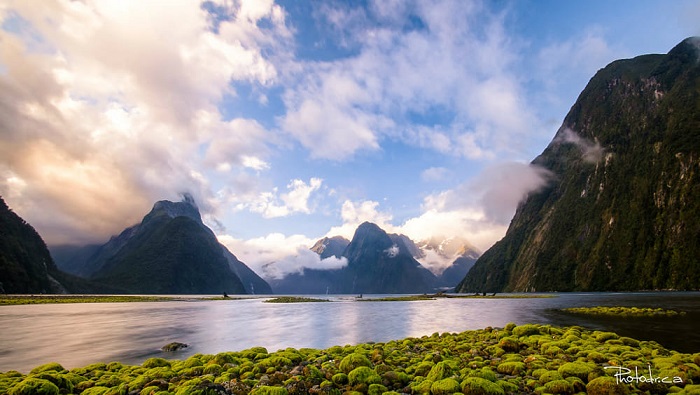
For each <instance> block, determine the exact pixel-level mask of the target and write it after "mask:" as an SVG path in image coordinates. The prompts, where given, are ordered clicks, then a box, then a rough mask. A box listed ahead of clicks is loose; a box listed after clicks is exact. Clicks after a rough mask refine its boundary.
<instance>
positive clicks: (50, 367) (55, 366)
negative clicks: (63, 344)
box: [29, 362, 104, 374]
mask: <svg viewBox="0 0 700 395" xmlns="http://www.w3.org/2000/svg"><path fill="white" fill-rule="evenodd" d="M102 365H104V364H102ZM65 370H66V369H64V368H63V366H61V364H59V363H57V362H49V363H47V364H44V365H40V366H37V367H35V368H34V369H32V370H31V371H30V372H29V374H38V373H42V372H51V371H54V372H58V373H61V372H64V371H65Z"/></svg>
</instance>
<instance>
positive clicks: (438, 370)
mask: <svg viewBox="0 0 700 395" xmlns="http://www.w3.org/2000/svg"><path fill="white" fill-rule="evenodd" d="M451 374H452V368H451V367H450V365H449V364H448V363H447V362H438V363H436V364H435V366H433V367H432V368H431V369H430V372H428V375H427V376H426V379H428V380H432V381H439V380H442V379H444V378H446V377H449V376H450V375H451Z"/></svg>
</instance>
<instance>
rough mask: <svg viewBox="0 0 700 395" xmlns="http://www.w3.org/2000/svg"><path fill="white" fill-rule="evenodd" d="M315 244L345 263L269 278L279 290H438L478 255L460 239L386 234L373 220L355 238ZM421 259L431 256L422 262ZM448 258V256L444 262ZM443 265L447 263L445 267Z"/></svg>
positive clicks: (323, 254)
mask: <svg viewBox="0 0 700 395" xmlns="http://www.w3.org/2000/svg"><path fill="white" fill-rule="evenodd" d="M458 244H459V246H457V245H458ZM311 250H312V251H314V252H316V253H318V254H319V255H320V257H321V259H326V258H329V257H336V258H343V259H346V260H347V266H345V267H343V268H341V269H327V270H323V269H304V270H303V272H302V273H292V274H289V275H287V276H286V277H284V278H283V279H269V281H270V283H271V284H272V287H273V289H274V290H275V292H276V293H282V294H318V293H336V294H347V293H350V294H362V293H425V292H436V291H438V290H440V289H443V288H454V286H455V285H456V284H457V282H458V281H459V279H461V278H462V277H464V275H465V274H466V272H467V271H468V270H469V268H470V267H471V265H472V264H473V263H474V262H475V261H476V258H477V257H478V256H479V253H478V251H477V250H476V249H475V248H474V247H473V246H471V245H470V244H468V243H466V242H461V243H460V242H458V241H457V239H448V240H441V241H438V240H432V241H425V242H422V243H418V244H417V243H414V242H413V241H412V240H411V239H410V238H408V237H407V236H405V235H396V234H387V233H386V232H385V231H384V230H382V229H381V228H379V227H378V226H377V225H375V224H373V223H369V222H365V223H363V224H361V225H360V226H359V227H358V228H357V230H356V231H355V235H354V236H353V239H352V240H347V239H345V238H343V237H340V236H336V237H332V238H323V239H321V240H319V241H318V242H316V244H315V245H314V246H313V247H312V248H311ZM420 259H432V261H430V262H428V264H427V265H423V264H421V262H420V261H419V260H420ZM446 260H449V262H447V263H445V261H446ZM426 266H428V267H431V268H433V270H434V271H430V270H428V269H427V267H426ZM445 266H448V267H447V268H446V269H445Z"/></svg>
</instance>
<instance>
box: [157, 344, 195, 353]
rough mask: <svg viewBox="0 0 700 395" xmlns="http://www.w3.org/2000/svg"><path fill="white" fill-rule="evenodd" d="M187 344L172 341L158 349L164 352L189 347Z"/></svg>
mask: <svg viewBox="0 0 700 395" xmlns="http://www.w3.org/2000/svg"><path fill="white" fill-rule="evenodd" d="M189 346H190V345H189V344H186V343H180V342H172V343H168V344H166V345H164V346H163V347H161V348H160V349H161V350H162V351H165V352H175V351H178V350H182V349H183V348H187V347H189Z"/></svg>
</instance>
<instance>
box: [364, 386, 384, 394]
mask: <svg viewBox="0 0 700 395" xmlns="http://www.w3.org/2000/svg"><path fill="white" fill-rule="evenodd" d="M387 389H388V388H386V387H385V386H383V385H381V384H370V385H369V388H368V389H367V395H382V394H383V393H385V392H386V391H387Z"/></svg>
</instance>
